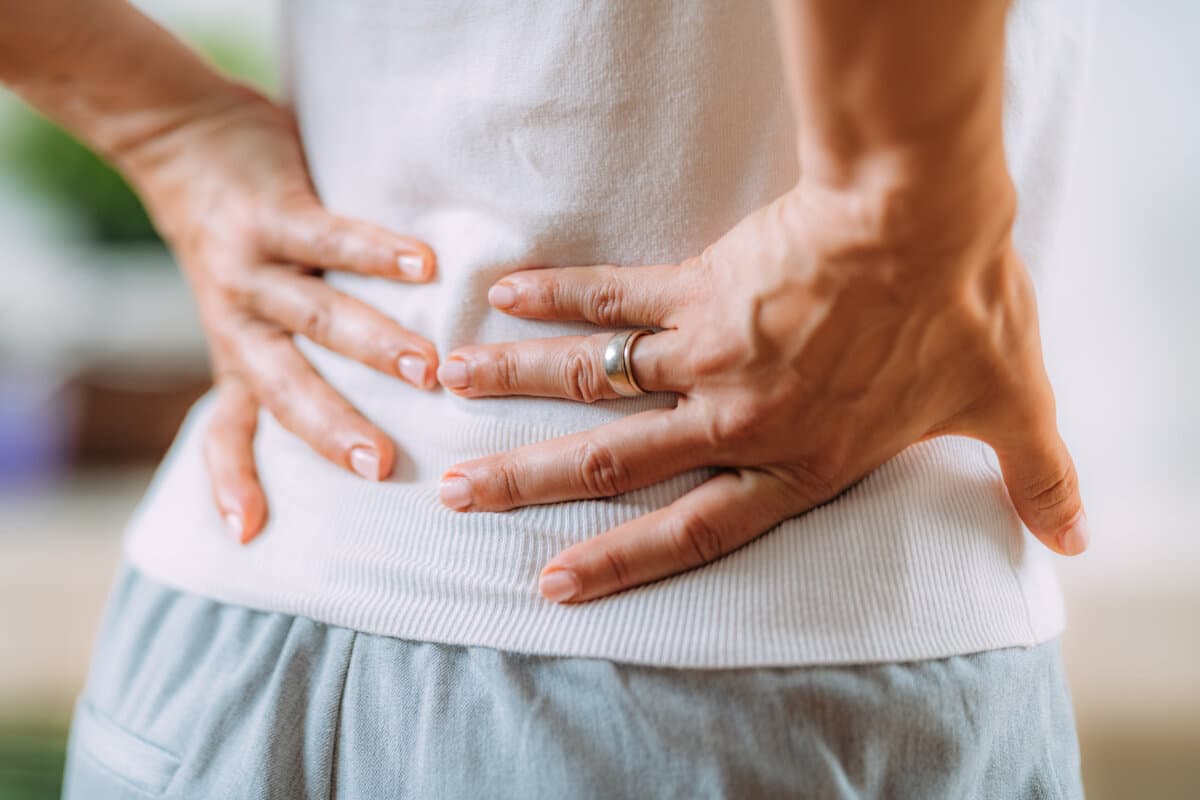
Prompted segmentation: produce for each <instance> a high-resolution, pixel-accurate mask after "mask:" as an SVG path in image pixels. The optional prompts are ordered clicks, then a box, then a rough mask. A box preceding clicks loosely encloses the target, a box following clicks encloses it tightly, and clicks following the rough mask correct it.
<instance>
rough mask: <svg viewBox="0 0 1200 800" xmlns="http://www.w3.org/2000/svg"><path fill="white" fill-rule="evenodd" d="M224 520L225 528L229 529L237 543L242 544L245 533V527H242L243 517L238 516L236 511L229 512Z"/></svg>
mask: <svg viewBox="0 0 1200 800" xmlns="http://www.w3.org/2000/svg"><path fill="white" fill-rule="evenodd" d="M224 520H225V527H226V528H228V529H229V534H230V536H232V537H233V540H234V541H235V542H237V543H238V544H241V542H242V532H243V531H244V526H243V525H242V515H241V514H238V513H237V512H236V511H229V512H227V513H226V514H225V517H224Z"/></svg>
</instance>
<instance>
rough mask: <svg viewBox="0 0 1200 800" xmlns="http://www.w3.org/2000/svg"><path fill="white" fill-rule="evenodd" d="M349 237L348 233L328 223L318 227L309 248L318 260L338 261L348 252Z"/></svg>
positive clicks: (311, 237)
mask: <svg viewBox="0 0 1200 800" xmlns="http://www.w3.org/2000/svg"><path fill="white" fill-rule="evenodd" d="M348 244H349V236H348V234H347V233H346V231H345V230H344V229H343V228H342V227H341V226H339V225H337V224H336V223H333V222H326V223H324V224H322V225H319V226H317V227H316V229H315V230H314V231H313V232H312V234H311V236H310V238H309V247H310V248H311V249H312V251H313V254H314V255H315V256H316V257H317V259H318V260H320V261H324V262H330V261H337V260H339V259H340V258H341V257H342V256H343V255H344V254H345V252H346V249H347V246H348Z"/></svg>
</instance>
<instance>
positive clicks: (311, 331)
mask: <svg viewBox="0 0 1200 800" xmlns="http://www.w3.org/2000/svg"><path fill="white" fill-rule="evenodd" d="M332 327H333V308H332V306H331V305H330V303H329V300H328V299H326V298H316V299H313V300H311V301H310V302H309V305H308V307H307V308H305V309H304V311H303V312H302V314H301V317H300V324H299V330H297V331H296V333H299V334H300V335H301V336H303V337H304V338H306V339H310V340H312V341H314V342H325V341H328V339H329V333H330V330H331V329H332Z"/></svg>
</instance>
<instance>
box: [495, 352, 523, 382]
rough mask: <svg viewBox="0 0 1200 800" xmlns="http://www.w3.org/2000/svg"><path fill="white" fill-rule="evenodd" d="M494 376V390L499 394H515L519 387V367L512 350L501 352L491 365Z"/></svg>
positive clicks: (517, 359)
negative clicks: (499, 392)
mask: <svg viewBox="0 0 1200 800" xmlns="http://www.w3.org/2000/svg"><path fill="white" fill-rule="evenodd" d="M492 371H493V373H494V374H495V376H496V388H497V389H498V390H499V391H501V392H515V391H517V389H518V387H520V385H521V365H520V359H519V358H518V357H517V354H516V353H514V352H513V351H512V350H501V351H500V352H499V353H497V354H496V358H495V361H494V362H493V364H492Z"/></svg>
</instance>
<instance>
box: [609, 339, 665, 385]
mask: <svg viewBox="0 0 1200 800" xmlns="http://www.w3.org/2000/svg"><path fill="white" fill-rule="evenodd" d="M647 333H654V330H653V329H651V328H635V329H634V330H628V331H621V332H620V333H615V334H613V337H612V338H611V339H609V340H608V344H607V345H605V347H604V374H605V376H607V377H608V385H609V386H611V387H612V390H613V391H614V392H616V393H617V394H619V395H620V396H621V397H637V396H638V395H642V394H646V390H645V389H643V388H642V387H641V386H638V382H637V380H636V379H634V377H633V357H632V354H633V345H634V343H635V342H637V340H638V339H639V338H640V337H642V336H644V335H646V334H647Z"/></svg>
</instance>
